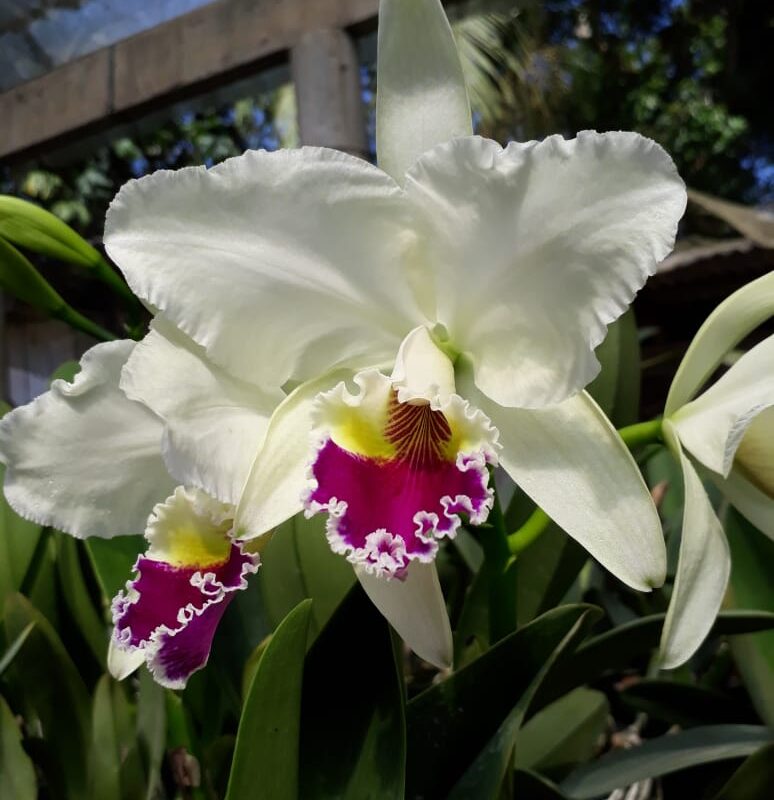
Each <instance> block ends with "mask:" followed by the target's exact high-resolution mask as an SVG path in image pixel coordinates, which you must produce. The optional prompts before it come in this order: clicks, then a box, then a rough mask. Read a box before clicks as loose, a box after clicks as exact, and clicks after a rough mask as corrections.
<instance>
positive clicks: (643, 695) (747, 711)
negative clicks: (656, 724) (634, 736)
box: [620, 680, 757, 727]
mask: <svg viewBox="0 0 774 800" xmlns="http://www.w3.org/2000/svg"><path fill="white" fill-rule="evenodd" d="M620 698H621V700H623V702H624V703H626V705H628V706H630V707H631V708H634V709H636V710H637V711H642V712H644V713H646V714H647V715H648V716H649V717H655V718H656V719H661V720H664V721H665V722H670V723H672V724H675V725H681V726H683V727H690V726H693V725H700V724H707V725H708V724H711V723H718V722H724V723H725V722H727V723H734V722H736V723H743V722H755V721H757V720H756V718H755V714H754V712H753V710H752V708H751V707H750V706H749V704H747V703H745V702H740V700H739V698H736V697H730V696H729V695H727V694H724V693H723V692H718V691H715V690H712V689H705V688H704V687H701V686H693V685H691V684H689V683H678V682H677V681H659V680H644V681H640V682H639V683H635V684H634V685H633V686H629V687H628V688H627V689H625V690H624V691H623V692H621V694H620Z"/></svg>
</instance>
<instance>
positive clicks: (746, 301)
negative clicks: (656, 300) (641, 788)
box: [664, 272, 774, 416]
mask: <svg viewBox="0 0 774 800" xmlns="http://www.w3.org/2000/svg"><path fill="white" fill-rule="evenodd" d="M772 315H774V272H770V273H769V274H768V275H764V276H763V277H762V278H758V279H757V280H754V281H752V283H748V284H747V285H746V286H743V287H742V288H741V289H739V290H738V291H736V292H734V293H733V294H732V295H731V296H730V297H729V298H727V299H726V300H724V301H723V302H722V303H721V304H720V305H719V306H718V307H717V308H716V309H715V310H714V311H713V312H712V313H711V314H710V315H709V316H708V317H707V319H706V320H705V321H704V324H703V325H702V326H701V328H699V332H698V333H697V334H696V336H694V337H693V341H692V342H691V344H690V347H689V348H688V350H687V351H686V353H685V355H684V356H683V360H682V361H681V362H680V366H679V368H678V370H677V372H676V373H675V377H674V378H673V379H672V385H671V386H670V388H669V395H668V396H667V401H666V406H665V408H664V416H671V415H672V414H674V412H675V411H677V409H678V408H680V407H681V406H683V405H685V403H687V402H688V401H689V400H690V399H691V398H692V397H693V396H694V395H695V394H696V392H697V391H698V390H699V389H700V388H701V387H702V385H703V384H704V383H705V382H706V381H707V379H708V378H709V377H710V375H712V373H713V372H714V371H715V369H716V368H717V366H718V364H720V362H721V361H722V360H723V358H724V356H725V355H726V353H728V351H729V350H731V349H732V348H733V347H735V346H736V345H737V344H738V343H739V342H741V341H742V339H744V337H745V336H747V334H748V333H750V332H751V331H753V330H755V328H757V327H758V326H759V325H760V324H761V323H763V322H765V321H766V320H767V319H769V318H770V317H771V316H772Z"/></svg>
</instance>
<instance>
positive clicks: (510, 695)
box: [407, 605, 596, 798]
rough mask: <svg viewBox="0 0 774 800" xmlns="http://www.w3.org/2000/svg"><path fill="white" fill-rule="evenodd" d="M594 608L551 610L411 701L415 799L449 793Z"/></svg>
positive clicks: (411, 768)
mask: <svg viewBox="0 0 774 800" xmlns="http://www.w3.org/2000/svg"><path fill="white" fill-rule="evenodd" d="M591 611H592V607H590V606H584V605H578V606H562V607H560V608H556V609H553V610H552V611H549V612H548V613H546V614H544V615H543V616H542V617H539V618H538V619H536V620H535V621H534V622H532V623H530V624H529V625H526V626H525V627H523V628H521V629H519V630H518V631H516V632H514V633H512V634H510V635H509V636H507V637H505V638H504V639H502V640H501V641H500V642H498V643H497V644H496V645H495V646H494V647H492V648H491V649H490V650H488V651H487V652H486V653H485V654H484V655H482V656H481V657H480V658H478V659H476V660H475V661H473V662H472V663H470V664H468V665H467V666H466V667H464V668H463V669H461V670H460V671H459V672H456V673H454V674H453V675H451V676H450V677H449V678H447V679H446V680H445V681H443V682H441V683H439V684H438V685H436V686H433V687H431V688H430V689H428V690H426V691H425V692H423V693H422V694H420V695H419V696H418V697H415V698H414V699H413V700H412V701H411V702H410V703H409V705H408V716H407V719H408V733H409V739H408V753H409V762H408V772H407V787H408V796H409V797H412V798H413V797H426V798H430V797H445V796H446V794H447V793H448V792H449V790H450V789H451V787H452V786H454V784H455V783H456V782H457V781H458V780H459V779H460V778H461V777H462V775H463V774H464V773H465V771H466V770H467V769H468V767H469V766H470V765H471V764H472V763H473V762H474V761H475V759H476V758H477V757H478V755H479V753H481V752H482V750H484V748H485V747H486V746H487V744H488V743H489V741H490V740H491V739H492V737H493V736H495V734H496V733H497V730H498V728H499V727H500V726H501V725H502V724H503V722H504V721H505V720H506V718H507V716H508V715H509V714H510V712H511V711H512V709H513V708H514V707H515V706H516V705H517V703H518V702H519V700H520V698H521V697H522V696H523V695H524V694H525V692H527V690H528V689H529V688H530V686H531V684H532V683H533V681H534V680H535V678H536V677H537V676H538V675H539V673H540V671H541V668H542V667H543V665H544V663H545V662H546V661H547V660H548V659H549V658H550V656H551V654H552V653H553V652H554V651H555V650H556V649H557V648H558V647H559V646H560V644H561V643H562V641H563V639H564V638H565V637H566V636H568V634H570V633H571V631H572V630H573V629H574V628H575V626H576V625H578V624H579V622H580V621H581V620H587V621H590V617H591V616H592V614H591V613H590V612H591ZM593 611H596V609H593Z"/></svg>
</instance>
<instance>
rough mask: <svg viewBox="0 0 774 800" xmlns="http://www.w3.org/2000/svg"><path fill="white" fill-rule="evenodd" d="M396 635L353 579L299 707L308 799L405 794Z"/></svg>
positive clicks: (317, 650)
mask: <svg viewBox="0 0 774 800" xmlns="http://www.w3.org/2000/svg"><path fill="white" fill-rule="evenodd" d="M399 647H400V645H399V640H398V639H397V637H393V636H392V632H391V630H390V627H389V625H388V624H387V622H386V621H385V620H384V618H383V617H382V616H381V614H380V613H379V612H378V611H377V610H376V608H375V606H374V605H373V604H372V603H371V601H370V600H369V599H368V598H367V597H366V595H365V593H364V592H363V590H362V589H361V588H360V586H359V585H357V586H355V587H354V588H353V589H352V590H351V591H350V593H349V594H348V595H347V597H346V599H345V600H344V602H343V603H341V605H340V606H339V608H338V609H337V610H336V612H335V613H334V615H333V616H332V617H331V619H330V621H329V622H328V624H327V625H326V626H325V629H324V630H323V631H322V633H321V634H320V635H319V637H318V638H317V640H316V641H315V643H314V645H313V646H312V647H311V649H310V650H309V653H308V655H307V660H306V667H305V670H304V693H303V701H302V706H301V758H300V770H299V773H300V776H299V780H300V792H299V797H301V798H303V800H317V798H333V797H335V798H337V800H381V798H390V800H400V798H402V797H403V796H404V795H403V792H404V776H405V759H406V739H405V737H406V732H405V731H406V728H405V712H404V689H403V683H402V674H401V672H400V664H401V663H402V659H401V658H400V656H399V653H400V650H399V649H398V648H399Z"/></svg>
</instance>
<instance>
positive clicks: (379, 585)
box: [355, 561, 454, 669]
mask: <svg viewBox="0 0 774 800" xmlns="http://www.w3.org/2000/svg"><path fill="white" fill-rule="evenodd" d="M355 574H356V575H357V577H358V580H359V581H360V584H361V585H362V587H363V589H365V592H366V594H367V595H368V596H369V597H370V598H371V601H372V602H373V604H374V605H375V606H376V607H377V608H378V609H379V611H380V612H381V613H382V614H383V615H384V617H385V619H386V620H387V621H388V622H389V623H390V625H392V627H393V628H395V630H396V631H397V632H398V635H399V636H400V637H401V639H403V641H404V642H405V643H406V644H407V645H408V646H409V647H410V648H411V649H412V650H413V651H414V652H415V653H416V654H417V655H418V656H419V657H420V658H423V659H424V660H425V661H429V662H430V663H431V664H433V665H434V666H436V667H438V668H439V669H448V668H449V667H451V665H452V658H453V653H454V649H453V645H452V632H451V625H450V624H449V615H448V613H447V611H446V603H445V601H444V599H443V593H442V592H441V584H440V583H439V581H438V573H437V571H436V569H435V564H422V563H420V562H418V561H415V562H412V563H411V565H410V566H409V568H408V573H407V575H406V577H405V579H404V580H402V581H401V580H398V579H395V578H394V579H390V580H388V579H386V578H381V577H377V576H376V575H371V574H370V573H369V572H367V571H366V570H365V569H363V568H361V567H357V568H356V569H355Z"/></svg>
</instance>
